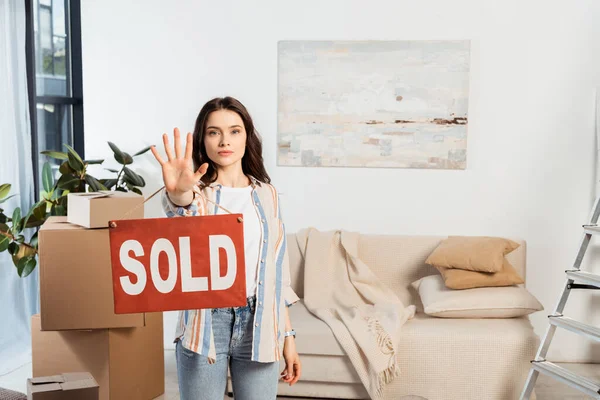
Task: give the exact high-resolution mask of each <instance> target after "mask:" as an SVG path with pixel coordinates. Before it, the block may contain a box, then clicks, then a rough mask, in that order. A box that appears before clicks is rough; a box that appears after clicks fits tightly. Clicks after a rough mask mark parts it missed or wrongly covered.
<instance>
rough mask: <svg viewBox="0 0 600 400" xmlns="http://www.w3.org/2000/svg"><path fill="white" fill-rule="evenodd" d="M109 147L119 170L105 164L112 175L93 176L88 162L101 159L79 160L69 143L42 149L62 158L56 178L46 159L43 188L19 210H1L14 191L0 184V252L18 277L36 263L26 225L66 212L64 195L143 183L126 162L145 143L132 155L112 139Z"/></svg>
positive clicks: (136, 190) (32, 226)
mask: <svg viewBox="0 0 600 400" xmlns="http://www.w3.org/2000/svg"><path fill="white" fill-rule="evenodd" d="M108 145H109V147H110V148H111V150H112V151H113V154H114V158H115V160H116V161H117V162H118V163H119V164H120V165H121V168H120V170H116V169H110V168H106V170H107V171H109V172H111V173H114V174H117V175H116V178H108V179H96V178H95V177H93V176H92V175H90V174H89V173H88V166H89V165H93V164H102V163H103V162H104V160H82V159H81V157H80V156H79V154H77V152H76V151H75V150H74V149H73V148H72V147H71V146H69V145H66V144H65V145H64V146H65V147H66V149H67V151H66V152H59V151H42V152H41V154H44V155H46V156H48V157H51V158H54V159H57V160H63V161H62V163H61V164H60V167H59V172H60V177H59V178H58V179H57V180H56V179H55V177H54V173H53V171H52V166H51V165H50V163H49V162H45V163H44V165H43V167H42V186H43V191H42V192H41V195H40V201H38V202H37V203H35V204H34V205H33V206H32V207H31V209H30V210H29V211H28V212H27V213H26V214H23V213H22V211H21V208H20V207H17V208H15V209H14V210H13V211H12V213H8V214H6V213H5V210H4V209H3V208H2V205H3V204H4V203H5V202H6V201H7V200H8V199H10V198H11V197H13V196H16V194H13V195H10V196H9V194H10V189H11V185H10V184H8V183H5V184H1V185H0V253H1V252H4V251H8V252H9V253H10V255H11V257H12V261H13V264H14V265H15V267H16V269H17V273H18V274H19V276H20V277H22V278H24V277H26V276H28V275H29V274H31V273H32V272H33V270H34V269H35V267H36V265H37V254H38V241H37V230H36V232H35V233H34V234H33V235H32V236H31V239H29V241H27V240H26V238H25V235H24V232H25V230H26V229H36V228H38V227H39V226H41V225H42V224H43V223H44V222H45V221H46V219H47V218H48V217H49V216H52V215H67V195H68V194H69V193H77V192H85V191H86V190H87V191H88V192H97V191H100V190H118V191H122V192H129V191H131V192H134V193H137V194H139V195H141V194H142V191H141V190H140V188H142V187H144V186H146V182H145V181H144V178H142V177H141V176H140V175H139V174H137V173H135V172H134V171H133V170H132V169H131V168H130V167H129V166H130V165H131V164H133V158H134V157H136V156H139V155H142V154H144V153H146V152H147V151H148V150H150V147H146V148H144V149H142V150H140V151H138V152H137V153H135V154H134V155H133V156H131V155H130V154H129V153H126V152H123V151H121V150H120V149H119V148H118V147H117V146H116V145H115V144H114V143H112V142H108Z"/></svg>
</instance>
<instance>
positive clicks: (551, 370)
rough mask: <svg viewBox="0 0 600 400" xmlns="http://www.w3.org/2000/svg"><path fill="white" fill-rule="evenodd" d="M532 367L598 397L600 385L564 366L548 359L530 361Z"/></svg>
mask: <svg viewBox="0 0 600 400" xmlns="http://www.w3.org/2000/svg"><path fill="white" fill-rule="evenodd" d="M531 366H532V367H533V369H535V370H537V371H539V372H541V373H542V374H544V375H548V376H550V377H552V378H554V379H556V380H559V381H561V382H563V383H565V384H567V385H569V386H571V387H573V388H575V389H577V390H579V391H581V392H583V393H586V394H587V395H589V396H592V397H594V398H596V399H600V385H598V383H596V382H594V381H592V380H591V379H589V378H586V377H584V376H581V375H577V374H575V373H573V372H571V371H569V370H568V369H566V368H562V367H559V366H558V365H556V364H553V363H551V362H550V361H532V362H531Z"/></svg>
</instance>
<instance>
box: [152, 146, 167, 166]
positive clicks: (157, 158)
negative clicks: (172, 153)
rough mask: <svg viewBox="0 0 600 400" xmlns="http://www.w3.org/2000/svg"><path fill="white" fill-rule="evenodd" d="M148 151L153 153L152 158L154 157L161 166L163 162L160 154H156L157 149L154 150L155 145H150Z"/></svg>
mask: <svg viewBox="0 0 600 400" xmlns="http://www.w3.org/2000/svg"><path fill="white" fill-rule="evenodd" d="M150 151H151V152H152V154H154V158H156V161H158V163H159V164H160V165H161V166H162V165H163V164H164V163H165V162H164V160H163V159H162V157H161V156H160V154H158V150H156V146H152V147H150Z"/></svg>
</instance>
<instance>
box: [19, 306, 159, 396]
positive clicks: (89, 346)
mask: <svg viewBox="0 0 600 400" xmlns="http://www.w3.org/2000/svg"><path fill="white" fill-rule="evenodd" d="M40 322H41V319H40V316H39V314H37V315H34V316H33V317H32V318H31V334H32V335H31V337H32V343H31V350H32V356H33V357H32V358H33V376H34V377H39V376H49V375H57V374H59V373H62V372H64V371H69V372H85V371H89V372H90V373H91V374H92V376H93V377H94V379H96V382H98V385H99V386H100V390H99V399H100V400H109V399H111V400H120V399H127V400H150V399H154V398H156V397H158V396H160V395H162V394H163V393H164V391H165V365H164V345H163V317H162V313H150V314H146V326H145V327H142V328H121V329H99V330H90V331H56V332H43V331H42V330H41V326H40Z"/></svg>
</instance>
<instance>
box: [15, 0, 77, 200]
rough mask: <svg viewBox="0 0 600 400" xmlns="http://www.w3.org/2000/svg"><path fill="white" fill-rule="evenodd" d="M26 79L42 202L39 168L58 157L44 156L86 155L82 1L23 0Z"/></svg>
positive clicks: (35, 167) (37, 186)
mask: <svg viewBox="0 0 600 400" xmlns="http://www.w3.org/2000/svg"><path fill="white" fill-rule="evenodd" d="M25 3H26V11H27V80H28V82H27V83H28V90H29V100H30V101H29V103H30V116H31V135H32V137H31V143H32V157H33V170H34V175H35V177H36V180H35V193H36V201H37V200H38V196H39V192H40V190H41V188H42V185H41V169H42V168H41V167H42V165H43V163H44V162H45V161H49V162H50V163H52V165H53V167H54V168H55V169H58V166H59V165H60V163H59V160H55V159H49V158H47V157H46V156H44V155H41V154H40V151H43V150H56V151H65V148H64V146H63V144H68V145H70V146H73V148H74V149H75V150H76V151H77V152H78V153H79V154H80V155H81V156H82V157H84V151H83V89H82V73H81V17H80V14H81V13H80V0H25Z"/></svg>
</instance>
